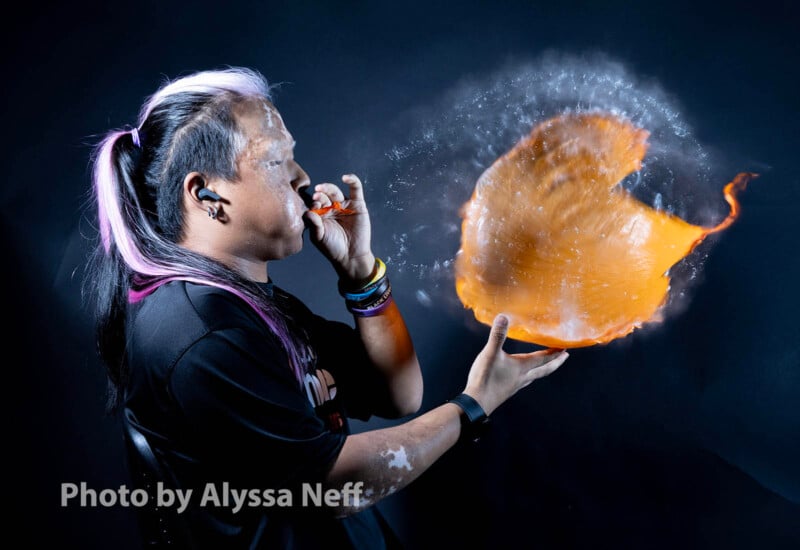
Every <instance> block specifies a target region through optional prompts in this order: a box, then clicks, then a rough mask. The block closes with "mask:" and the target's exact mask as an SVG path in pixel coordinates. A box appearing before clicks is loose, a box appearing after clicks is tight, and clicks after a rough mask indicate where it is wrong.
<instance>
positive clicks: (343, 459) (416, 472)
mask: <svg viewBox="0 0 800 550" xmlns="http://www.w3.org/2000/svg"><path fill="white" fill-rule="evenodd" d="M507 330H508V326H507V320H506V319H505V317H503V316H498V318H497V319H496V320H495V324H494V327H493V329H492V334H491V336H490V338H489V341H488V343H487V344H486V347H484V349H483V350H482V351H481V353H480V354H479V355H478V357H477V358H476V359H475V362H474V363H473V365H472V368H471V369H470V373H469V378H468V381H467V386H466V388H465V389H464V393H466V394H468V395H470V396H471V397H473V398H474V399H475V400H476V401H478V403H479V404H480V405H481V406H482V407H483V409H484V411H485V412H486V414H491V413H492V412H493V411H494V410H495V409H496V408H497V407H498V406H499V405H500V404H502V403H503V402H504V401H505V400H507V399H508V398H509V397H511V396H512V395H513V394H514V393H516V392H517V391H518V390H519V389H521V388H523V387H525V386H527V385H528V384H530V383H531V382H533V381H534V380H536V379H537V378H541V377H543V376H547V375H548V374H550V373H552V372H553V371H555V370H556V369H557V368H558V367H559V366H560V365H561V364H562V363H563V362H564V361H565V360H566V359H567V356H568V354H567V353H566V352H563V351H562V352H557V351H556V350H545V351H537V352H533V353H527V354H515V355H509V354H506V353H505V352H503V350H502V346H503V342H504V341H505V337H506V333H507ZM461 414H463V413H462V412H461V408H460V407H458V406H457V405H454V404H451V403H447V404H444V405H442V406H440V407H437V408H435V409H433V410H431V411H429V412H427V413H425V414H423V415H420V416H418V417H417V418H414V419H413V420H411V421H409V422H406V423H404V424H401V425H399V426H393V427H391V428H385V429H381V430H374V431H369V432H364V433H360V434H357V435H352V436H349V437H348V438H347V439H346V440H345V443H344V446H343V447H342V450H341V452H340V453H339V455H338V457H337V459H336V461H335V462H334V464H333V467H332V468H331V470H330V472H328V474H327V477H326V483H327V485H328V487H329V488H333V489H336V490H338V491H343V490H344V489H345V487H346V484H347V483H348V482H350V483H357V482H363V483H364V485H363V493H362V496H363V498H361V499H360V500H359V501H358V502H354V501H350V502H348V501H347V500H346V499H343V504H350V505H349V506H344V505H343V506H341V507H339V508H338V509H336V510H334V512H335V513H336V514H338V515H341V516H345V515H349V514H352V513H355V512H358V511H359V510H361V509H363V508H366V507H368V506H371V505H372V504H375V503H376V502H377V501H378V500H380V499H382V498H385V497H387V496H389V495H391V494H393V493H394V492H396V491H398V490H400V489H402V488H403V487H405V486H406V485H408V484H409V483H411V482H412V481H414V480H415V479H416V478H417V477H419V476H420V475H421V474H422V473H423V472H424V471H425V470H427V469H428V468H429V467H430V466H431V465H432V464H433V463H434V462H436V460H438V459H439V458H440V457H441V456H442V455H443V454H444V453H445V452H446V451H447V450H448V449H450V448H451V447H452V446H453V445H454V444H455V443H456V442H457V441H458V438H459V435H460V429H461V428H460V422H461V420H460V415H461Z"/></svg>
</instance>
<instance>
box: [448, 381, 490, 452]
mask: <svg viewBox="0 0 800 550" xmlns="http://www.w3.org/2000/svg"><path fill="white" fill-rule="evenodd" d="M448 403H455V404H456V405H458V406H459V407H461V410H462V411H464V414H462V415H461V435H460V436H459V438H458V441H459V443H461V442H463V441H471V442H473V443H475V442H477V441H478V440H479V439H480V438H481V436H482V435H483V434H484V433H485V432H486V429H487V428H488V427H489V417H488V416H486V412H485V411H484V410H483V407H481V406H480V404H479V403H478V402H477V401H475V400H474V399H473V398H472V397H470V396H469V395H467V394H466V393H462V394H459V395H457V396H455V397H454V398H453V399H451V400H450V401H448Z"/></svg>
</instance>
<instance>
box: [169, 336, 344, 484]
mask: <svg viewBox="0 0 800 550" xmlns="http://www.w3.org/2000/svg"><path fill="white" fill-rule="evenodd" d="M169 391H170V393H171V395H172V396H173V398H174V400H175V402H176V404H177V406H178V408H179V409H180V411H181V412H182V413H183V415H184V418H185V421H186V422H187V423H188V425H189V427H190V431H191V433H192V434H193V438H194V439H195V440H196V442H195V444H196V445H197V446H198V451H199V452H202V453H203V454H204V456H205V458H206V459H207V460H208V461H210V462H211V463H214V464H216V465H218V466H219V471H224V472H227V473H230V476H231V479H230V480H227V479H226V480H225V481H232V482H235V480H236V478H239V479H241V480H246V481H247V482H248V483H250V484H252V482H253V480H258V481H259V482H260V483H263V485H264V486H265V487H274V488H281V487H294V486H296V485H297V484H299V483H303V482H306V483H316V482H319V481H322V480H323V479H324V477H325V475H326V474H327V471H328V470H329V469H330V467H331V466H332V465H333V462H334V461H335V460H336V457H337V456H338V454H339V452H340V450H341V448H342V445H343V444H344V440H345V437H346V436H345V435H344V434H343V433H336V432H332V431H330V430H328V429H327V428H326V426H325V424H324V423H323V421H322V420H321V419H320V418H319V417H317V415H316V414H315V413H314V409H313V407H312V406H311V403H310V402H309V401H308V399H307V397H306V395H305V393H304V392H303V390H302V388H301V386H300V385H299V383H298V382H297V380H296V378H295V376H294V374H293V373H292V371H291V369H290V367H289V365H288V360H287V357H286V354H285V352H284V351H283V349H282V348H281V347H280V346H279V344H278V342H277V341H275V340H272V339H270V338H265V337H264V335H263V334H260V333H259V332H258V331H253V330H248V329H244V328H227V329H223V330H215V331H213V332H211V333H209V334H207V335H205V336H204V337H202V338H201V339H200V340H198V341H197V342H195V343H194V344H193V345H192V346H191V347H189V349H188V350H187V351H186V352H185V353H184V354H183V355H182V357H181V358H180V359H179V360H178V362H177V363H176V364H175V366H174V367H173V369H172V372H171V376H170V379H169Z"/></svg>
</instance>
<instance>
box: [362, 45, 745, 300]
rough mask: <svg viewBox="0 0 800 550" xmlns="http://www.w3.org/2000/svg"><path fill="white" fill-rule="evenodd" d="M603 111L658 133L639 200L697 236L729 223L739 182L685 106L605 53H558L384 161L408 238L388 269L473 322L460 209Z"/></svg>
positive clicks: (407, 127)
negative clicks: (505, 157) (499, 170)
mask: <svg viewBox="0 0 800 550" xmlns="http://www.w3.org/2000/svg"><path fill="white" fill-rule="evenodd" d="M598 110H601V111H604V112H608V113H611V114H614V115H618V116H620V117H622V118H625V119H627V120H629V121H631V122H632V123H633V124H635V125H636V126H638V127H641V128H645V129H646V130H647V131H648V132H649V134H650V136H649V150H648V155H647V157H646V158H645V159H644V162H643V163H642V166H641V169H640V170H639V171H637V172H635V173H633V174H631V175H630V176H629V177H627V178H625V179H624V180H623V181H622V183H621V184H622V186H623V187H624V188H625V189H627V190H628V191H629V192H630V193H631V194H632V195H633V196H634V197H636V198H637V199H638V200H640V201H642V202H644V203H645V204H647V205H650V206H652V207H653V208H655V209H657V210H658V211H663V212H667V213H669V214H674V215H677V216H679V217H681V218H682V219H684V220H686V221H688V222H690V223H693V224H696V225H702V226H713V225H716V224H717V223H719V221H720V220H721V219H722V218H724V217H725V215H726V214H727V208H726V204H725V203H724V202H723V201H722V200H721V197H720V194H719V189H720V186H721V185H723V184H724V183H725V182H726V181H728V180H729V179H730V174H728V175H727V176H723V175H721V174H715V173H714V168H715V166H714V162H713V161H712V160H711V158H710V155H709V153H708V152H707V151H706V150H705V149H704V147H703V146H702V145H701V144H700V143H699V142H698V141H697V139H696V138H695V137H694V135H693V133H692V130H691V128H690V125H689V124H688V123H687V121H686V119H685V116H684V115H682V113H681V109H680V106H679V104H678V102H677V101H676V100H675V99H674V98H672V97H670V96H669V95H668V94H667V93H666V92H665V91H664V90H663V89H661V87H660V86H659V85H658V84H657V83H654V82H652V81H644V80H642V79H640V78H638V77H636V76H635V75H634V74H633V73H632V72H631V71H630V70H628V69H627V68H626V67H625V66H624V65H623V64H621V63H619V62H617V61H615V60H612V59H609V58H608V57H606V56H604V55H601V54H597V55H591V56H582V57H577V56H569V55H562V54H553V53H551V54H547V55H545V56H543V57H542V58H540V59H539V60H537V61H534V62H530V63H525V64H510V65H507V66H505V67H503V68H501V69H499V70H498V71H497V72H495V73H494V74H491V75H489V76H485V77H475V78H471V79H469V80H465V81H463V82H461V83H460V84H459V85H457V86H456V87H455V88H454V89H453V90H451V91H449V92H448V93H446V94H444V96H443V97H442V98H441V100H440V101H438V102H436V103H435V104H433V105H430V106H428V107H424V108H417V109H415V111H414V112H413V113H412V114H410V115H408V116H405V122H404V123H403V125H402V126H401V129H400V135H399V136H398V137H397V140H396V142H395V143H394V144H393V145H392V146H391V147H389V148H388V150H387V151H386V152H385V153H384V154H385V158H386V159H387V160H388V161H389V162H388V166H389V170H390V173H389V174H386V175H383V174H373V175H374V176H378V177H380V178H382V179H383V181H385V182H387V183H386V184H385V185H386V190H385V191H386V195H385V198H384V203H383V204H382V205H381V206H382V208H383V209H385V210H387V211H388V212H386V214H387V216H391V217H393V218H395V219H396V220H397V221H398V223H399V226H398V227H402V230H400V231H396V232H394V233H393V234H392V235H391V245H390V246H388V248H389V249H390V253H389V254H387V260H388V262H387V263H389V264H391V266H392V269H393V272H394V273H395V275H394V277H395V278H396V279H398V280H399V279H402V280H403V284H406V285H409V286H410V287H411V289H413V290H414V292H415V293H416V296H417V300H418V303H420V304H421V305H423V306H429V307H437V308H448V309H451V310H452V311H453V312H456V311H458V310H462V311H463V306H462V305H461V303H460V301H459V300H458V297H457V296H456V293H455V291H454V274H453V260H454V257H455V254H456V252H457V251H458V249H459V239H460V234H461V232H460V222H461V216H460V214H461V212H460V209H461V207H462V205H464V204H465V203H466V202H467V200H468V199H469V197H470V195H471V193H472V190H473V189H474V186H475V182H476V181H477V179H478V177H479V176H480V175H481V174H482V173H483V172H484V171H485V170H486V169H487V168H488V167H489V166H490V165H491V164H492V163H493V162H494V161H495V160H497V158H498V157H500V156H501V155H502V154H504V153H505V152H507V151H508V150H510V149H511V148H512V147H513V146H514V144H515V143H517V142H518V141H519V140H520V139H521V138H523V137H524V136H526V135H528V134H529V133H530V131H531V129H532V128H533V127H535V126H536V125H537V124H539V123H540V122H542V121H544V120H546V119H548V118H551V117H553V116H556V115H559V114H563V113H584V112H593V111H598ZM720 178H722V179H720ZM726 178H727V179H726ZM373 210H374V209H373ZM497 245H498V246H502V245H503V243H497ZM383 246H384V249H385V248H387V245H385V244H384V245H383ZM705 255H706V253H705V252H704V250H702V249H700V250H698V251H697V252H696V253H695V254H692V255H691V256H690V257H688V258H687V259H686V260H684V261H683V262H681V263H680V264H678V265H676V266H674V267H673V269H672V270H671V276H672V288H671V293H670V304H668V306H667V307H668V308H669V309H671V310H674V309H676V306H677V304H679V303H681V302H682V301H683V299H684V298H686V297H687V296H688V289H689V288H690V286H691V284H692V283H693V282H695V281H697V280H698V277H699V274H700V273H701V271H702V262H703V259H704V258H705ZM420 296H424V297H425V298H420Z"/></svg>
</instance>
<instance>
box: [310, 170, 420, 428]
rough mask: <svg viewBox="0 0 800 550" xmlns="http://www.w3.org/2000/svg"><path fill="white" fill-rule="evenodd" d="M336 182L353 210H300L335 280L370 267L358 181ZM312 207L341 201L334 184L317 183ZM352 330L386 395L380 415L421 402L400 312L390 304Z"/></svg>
mask: <svg viewBox="0 0 800 550" xmlns="http://www.w3.org/2000/svg"><path fill="white" fill-rule="evenodd" d="M342 180H343V181H344V182H346V183H347V184H348V185H349V186H350V199H349V201H347V202H346V207H347V208H348V209H349V210H351V211H353V212H355V213H354V214H352V215H348V216H344V217H341V218H336V217H334V216H333V215H329V216H326V217H324V218H323V217H321V216H319V215H318V214H316V213H314V212H307V213H306V220H307V221H308V222H309V224H310V227H311V237H312V242H313V243H314V244H315V245H316V246H317V248H319V250H320V251H321V252H322V253H323V254H324V255H325V256H326V257H327V258H328V259H329V260H330V261H331V264H332V265H333V267H334V269H335V270H336V272H337V273H338V274H339V278H340V279H342V280H346V281H361V280H364V279H367V278H369V275H370V273H371V272H372V269H373V267H374V265H375V256H374V255H373V254H372V251H371V249H370V233H371V229H370V222H369V215H368V213H367V209H366V203H365V202H364V194H363V187H362V184H361V181H360V180H359V179H358V178H357V177H356V176H354V175H346V176H343V177H342ZM313 199H314V201H315V205H314V207H315V208H318V207H324V206H329V205H330V204H331V203H332V202H334V201H337V202H343V201H345V198H344V195H343V193H342V191H341V189H339V188H338V187H337V186H335V185H333V184H330V183H323V184H320V185H317V186H316V193H314V195H313ZM355 322H356V328H357V330H358V333H359V335H360V336H361V340H362V342H363V344H364V348H365V350H366V352H367V356H368V357H369V359H370V363H371V364H372V366H373V367H374V368H375V370H376V371H377V372H378V373H379V374H380V375H381V377H380V379H381V380H382V383H383V386H384V387H383V388H382V389H381V390H382V391H381V393H383V394H385V395H386V396H387V399H386V402H385V403H384V404H383V405H382V408H381V410H379V411H376V412H377V413H379V414H380V415H381V416H384V417H387V418H391V417H395V418H396V417H400V416H405V415H408V414H412V413H414V412H416V411H417V410H418V409H419V407H420V405H421V403H422V373H421V371H420V367H419V362H418V361H417V355H416V352H415V351H414V345H413V343H412V342H411V337H410V336H409V333H408V329H407V328H406V324H405V321H404V320H403V316H402V315H401V313H400V309H399V308H398V307H397V304H396V303H393V304H391V306H389V308H387V309H386V310H385V311H383V312H382V313H381V314H380V315H376V316H374V317H356V321H355Z"/></svg>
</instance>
